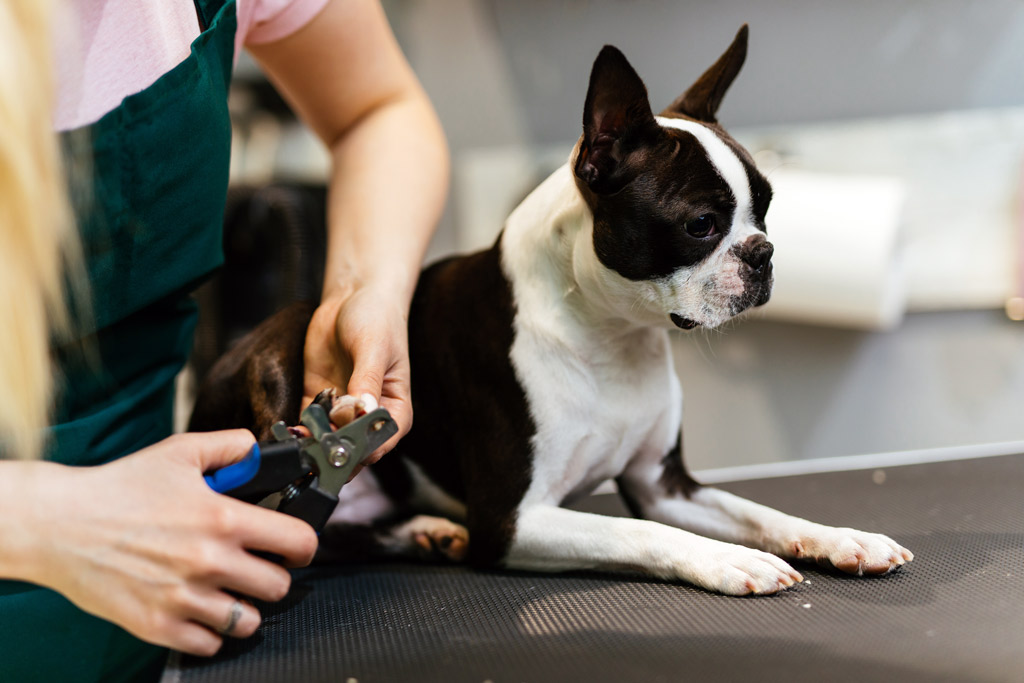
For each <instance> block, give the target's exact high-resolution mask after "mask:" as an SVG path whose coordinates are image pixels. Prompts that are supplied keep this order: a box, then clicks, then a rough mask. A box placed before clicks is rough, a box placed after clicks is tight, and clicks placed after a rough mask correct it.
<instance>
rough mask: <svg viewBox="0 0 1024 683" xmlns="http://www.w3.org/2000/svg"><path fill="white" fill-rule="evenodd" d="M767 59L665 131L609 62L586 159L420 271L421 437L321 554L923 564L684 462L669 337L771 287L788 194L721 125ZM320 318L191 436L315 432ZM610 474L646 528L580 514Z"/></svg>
mask: <svg viewBox="0 0 1024 683" xmlns="http://www.w3.org/2000/svg"><path fill="white" fill-rule="evenodd" d="M746 46H747V28H746V26H744V27H743V28H742V29H740V32H739V33H738V34H737V36H736V39H735V40H734V41H733V43H732V45H731V46H730V47H729V49H728V50H727V51H726V52H725V53H724V54H723V55H722V57H721V58H720V59H719V60H718V61H717V62H716V63H715V64H714V65H713V66H712V67H711V68H710V69H708V71H707V72H706V73H704V75H703V76H702V77H701V78H700V79H699V80H698V81H697V82H696V83H695V84H694V85H693V86H692V87H691V88H690V89H689V90H687V91H686V93H685V94H684V95H682V96H681V97H680V98H679V99H677V100H676V101H675V102H673V103H672V105H670V106H669V107H668V109H666V110H665V111H664V112H662V113H661V115H660V116H655V115H654V114H653V113H652V111H651V108H650V104H649V103H648V99H647V91H646V88H645V87H644V84H643V82H642V81H641V80H640V78H639V77H638V76H637V74H636V73H635V71H634V70H633V68H632V67H631V66H630V65H629V63H628V62H627V61H626V59H625V57H624V56H623V55H622V54H621V53H620V52H619V51H618V50H616V49H615V48H613V47H605V48H604V49H603V50H602V51H601V53H600V55H599V56H598V57H597V60H596V61H595V63H594V67H593V71H592V73H591V78H590V86H589V91H588V93H587V99H586V103H585V107H584V116H583V135H582V137H581V138H580V140H579V142H578V144H577V145H576V147H575V149H573V151H572V154H571V156H570V158H569V162H568V163H567V164H566V165H565V166H562V167H561V168H559V169H558V170H557V171H555V172H554V173H553V174H552V175H551V176H550V177H549V178H548V179H547V180H546V181H544V182H543V183H542V184H541V185H540V186H539V187H538V188H537V189H536V190H535V191H534V192H533V193H532V194H530V195H529V196H528V197H527V198H526V199H525V200H524V201H523V203H522V204H521V205H520V206H519V207H518V208H516V209H515V211H513V212H512V214H511V216H509V218H508V221H507V223H506V225H505V228H504V230H503V231H502V233H501V235H500V236H499V238H498V240H497V242H496V243H495V244H494V246H493V247H491V248H490V249H488V250H486V251H482V252H479V253H476V254H471V255H468V256H462V257H456V258H451V259H448V260H445V261H443V262H440V263H437V264H435V265H433V266H431V267H429V268H427V269H426V270H425V271H424V272H423V274H422V276H421V278H420V282H419V285H418V288H417V291H416V294H415V297H414V300H413V303H412V309H411V314H410V321H409V335H410V348H411V363H412V387H413V400H414V401H413V406H414V413H415V417H416V424H415V427H414V428H413V429H412V431H411V432H410V433H409V435H408V436H407V437H405V438H404V439H403V440H402V441H401V442H400V443H399V444H398V445H397V447H396V448H395V449H394V450H393V451H392V452H391V453H390V454H389V455H387V456H386V457H385V458H384V459H383V460H381V461H380V462H379V463H378V464H376V465H374V466H373V467H372V468H370V469H369V470H368V471H367V472H365V473H363V474H362V475H360V476H359V477H357V478H356V479H354V480H353V481H352V482H351V483H350V484H349V485H348V486H346V487H345V488H344V489H343V491H342V503H341V504H340V505H339V507H338V509H337V511H336V512H335V514H334V516H333V517H332V520H331V523H330V525H329V528H328V530H327V531H326V532H325V533H324V536H323V538H322V543H321V546H322V554H323V555H324V556H334V557H344V556H349V555H352V554H354V553H357V552H358V551H360V550H364V549H366V545H367V544H369V545H370V546H372V547H374V548H376V549H377V550H381V551H384V552H389V553H392V554H400V555H413V556H415V555H420V556H422V555H423V554H428V555H434V556H439V557H448V558H450V559H455V560H461V559H464V558H465V559H468V560H470V561H471V562H473V563H475V564H477V565H479V566H491V567H494V566H500V567H509V568H515V569H523V570H535V571H563V570H580V569H593V570H600V571H621V570H629V571H640V572H644V573H646V574H649V575H652V576H656V577H659V578H662V579H665V580H670V581H685V582H688V583H691V584H695V585H697V586H701V587H703V588H706V589H708V590H712V591H719V592H722V593H726V594H729V595H740V594H747V593H772V592H775V591H779V590H781V589H784V588H787V587H789V586H792V585H793V584H794V583H796V582H798V581H800V580H801V576H800V574H799V573H798V572H797V571H796V570H794V569H793V568H792V567H791V566H790V565H789V564H788V563H787V562H786V561H785V560H784V559H783V558H786V559H798V560H809V561H816V562H819V563H826V564H831V565H833V566H835V567H836V568H838V569H840V570H842V571H845V572H849V573H853V574H879V573H885V572H888V571H890V570H892V569H894V568H896V567H898V566H900V565H902V564H904V563H905V562H907V561H909V560H910V559H912V555H911V553H910V552H909V551H907V550H905V549H904V548H902V547H900V546H899V545H898V544H897V543H895V542H894V541H893V540H891V539H889V538H887V537H886V536H882V535H879V534H873V533H865V532H861V531H855V530H853V529H839V528H832V527H827V526H823V525H820V524H816V523H813V522H809V521H806V520H803V519H797V518H795V517H792V516H789V515H786V514H784V513H782V512H777V511H775V510H772V509H769V508H766V507H764V506H761V505H758V504H756V503H753V502H750V501H747V500H744V499H742V498H739V497H737V496H734V495H731V494H729V493H726V492H724V491H721V490H718V489H715V488H710V487H704V486H701V485H699V484H698V483H697V482H695V481H694V480H693V479H691V478H690V476H689V475H688V474H687V473H686V470H685V468H684V465H683V461H682V448H681V441H680V439H681V421H682V409H683V395H682V390H681V389H680V386H679V383H678V380H677V378H676V373H675V371H674V369H673V362H672V353H671V352H670V346H669V330H670V329H673V328H675V327H680V328H683V329H692V328H694V327H697V326H705V327H709V328H710V327H715V326H717V325H719V324H721V323H723V322H725V321H726V320H729V319H730V318H732V317H733V316H735V315H737V314H739V313H740V312H742V311H744V310H745V309H747V308H750V307H753V306H758V305H760V304H763V303H765V302H766V301H767V300H768V297H769V294H770V291H771V286H772V264H771V256H772V245H771V244H770V243H769V242H768V241H767V239H766V237H765V224H764V220H765V213H766V212H767V210H768V204H769V202H770V200H771V188H770V186H769V184H768V182H767V180H766V179H765V178H764V177H763V176H762V175H761V174H760V173H759V172H758V170H757V169H756V168H755V166H754V164H753V162H752V161H751V158H750V156H749V155H748V154H747V152H746V151H745V150H743V148H741V147H740V146H739V144H737V143H736V142H735V141H734V140H733V139H732V138H731V137H730V136H729V135H728V134H727V133H726V132H725V131H724V130H723V129H722V127H721V126H719V125H718V123H717V122H716V119H715V115H716V111H717V109H718V106H719V104H720V103H721V101H722V97H723V96H724V94H725V91H726V89H727V88H728V87H729V85H730V84H731V83H732V81H733V79H734V78H735V77H736V75H737V73H738V72H739V70H740V67H741V66H742V63H743V61H744V58H745V55H746ZM311 310H312V309H311V308H310V307H298V308H293V309H290V310H288V311H285V312H284V313H283V314H280V315H279V316H277V317H276V318H272V319H271V320H270V321H268V322H267V323H265V324H264V326H262V327H261V328H260V329H257V330H256V331H255V332H254V333H253V334H252V335H251V336H250V338H249V339H247V340H246V341H245V342H244V343H243V344H241V345H240V346H239V347H238V348H236V349H235V350H234V351H233V352H232V353H231V354H229V355H228V356H226V357H225V358H224V359H222V361H221V362H220V363H219V364H218V366H217V367H216V368H215V369H214V371H213V372H212V373H211V377H210V379H209V380H208V382H207V385H206V387H205V388H204V390H203V391H202V394H201V396H200V399H199V402H198V406H197V411H196V415H195V418H194V422H193V427H195V428H220V427H230V426H246V427H250V428H252V429H254V431H256V432H257V434H258V435H259V436H264V437H265V436H266V435H267V432H268V428H269V425H270V423H271V422H273V421H274V420H276V419H278V418H280V417H288V418H290V419H292V420H294V418H295V417H296V416H297V413H298V407H299V406H298V400H299V398H298V397H299V396H300V395H301V393H300V392H301V374H302V373H301V366H300V365H296V362H298V363H300V364H301V348H302V341H303V339H302V338H303V334H304V330H305V322H306V321H308V317H309V314H310V312H311ZM296 359H298V361H296ZM275 387H276V389H275ZM607 480H614V481H616V482H617V484H618V488H619V491H620V493H621V495H622V497H623V499H624V500H625V502H626V504H627V506H628V507H629V509H630V510H631V511H632V512H633V514H634V516H635V519H628V518H612V517H606V516H601V515H594V514H587V513H583V512H577V511H573V510H569V509H566V508H565V507H563V505H564V504H566V503H568V502H571V501H573V500H575V499H579V498H580V497H582V496H586V495H587V494H589V493H591V492H592V491H593V490H594V489H595V488H596V487H597V486H598V485H599V484H601V483H602V482H605V481H607ZM467 544H468V546H467ZM467 548H468V550H467ZM425 551H426V553H425Z"/></svg>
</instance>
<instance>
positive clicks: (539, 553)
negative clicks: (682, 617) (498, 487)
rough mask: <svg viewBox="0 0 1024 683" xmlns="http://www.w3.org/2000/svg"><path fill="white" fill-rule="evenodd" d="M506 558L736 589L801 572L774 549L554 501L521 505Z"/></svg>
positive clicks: (771, 587)
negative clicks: (558, 504)
mask: <svg viewBox="0 0 1024 683" xmlns="http://www.w3.org/2000/svg"><path fill="white" fill-rule="evenodd" d="M502 564H503V565H504V566H506V567H510V568H513V569H527V570H532V571H571V570H577V569H596V570H599V571H638V572H642V573H645V574H648V575H651V576H656V577H658V578H661V579H667V580H670V581H671V580H682V581H686V582H689V583H692V584H695V585H697V586H701V587H703V588H707V589H708V590H713V591H719V592H722V593H726V594H728V595H746V594H748V593H775V592H777V591H780V590H783V589H785V588H788V587H789V586H792V585H793V584H794V583H796V582H798V581H800V580H801V576H800V574H799V573H797V572H796V570H794V569H793V568H792V567H790V566H789V565H788V564H786V563H785V562H783V561H782V560H780V559H779V558H777V557H775V556H774V555H770V554H768V553H764V552H761V551H759V550H753V549H751V548H744V547H742V546H739V545H733V544H730V543H723V542H721V541H716V540H712V539H709V538H704V537H702V536H698V535H696V534H692V533H689V532H687V531H683V530H681V529H676V528H672V527H670V526H666V525H664V524H658V523H657V522H651V521H647V520H642V519H628V518H622V517H606V516H603V515H593V514H589V513H585V512H577V511H574V510H567V509H565V508H560V507H555V506H550V505H533V506H528V507H525V508H523V509H521V510H520V511H519V514H518V515H517V517H516V522H515V533H514V534H513V538H512V544H511V547H510V548H509V551H508V553H507V554H506V556H505V559H504V561H503V562H502Z"/></svg>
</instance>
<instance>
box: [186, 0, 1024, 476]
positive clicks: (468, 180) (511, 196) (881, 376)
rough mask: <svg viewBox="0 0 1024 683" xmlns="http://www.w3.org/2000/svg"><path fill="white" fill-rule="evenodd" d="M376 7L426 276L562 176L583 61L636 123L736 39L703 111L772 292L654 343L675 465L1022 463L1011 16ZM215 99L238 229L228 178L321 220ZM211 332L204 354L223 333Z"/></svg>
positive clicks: (274, 116)
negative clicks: (742, 184) (741, 50)
mask: <svg viewBox="0 0 1024 683" xmlns="http://www.w3.org/2000/svg"><path fill="white" fill-rule="evenodd" d="M385 7H386V9H387V11H388V14H389V17H390V19H391V22H392V26H393V27H394V30H395V32H396V35H397V36H398V39H399V41H400V43H401V44H402V46H403V48H404V50H405V52H406V55H407V56H408V58H409V60H410V62H411V63H412V65H413V68H414V69H415V70H416V72H417V74H418V75H419V77H420V79H421V81H422V83H423V85H424V87H425V88H426V90H427V91H428V93H429V95H430V96H431V99H432V100H433V102H434V106H435V107H436V109H437V111H438V113H439V114H440V117H441V121H442V124H443V125H444V128H445V131H446V133H447V135H448V139H449V143H450V145H451V150H452V159H453V177H452V195H451V199H450V201H449V204H448V208H447V211H446V214H445V217H444V219H443V222H442V225H441V227H440V229H439V231H438V234H437V236H436V238H435V240H434V242H433V244H432V246H431V250H430V254H429V257H430V259H431V260H432V259H434V258H436V257H439V256H442V255H446V254H449V253H453V252H458V251H468V250H472V249H476V248H479V247H481V246H486V245H489V244H490V243H491V242H492V241H493V240H494V237H495V236H496V235H497V233H498V231H499V230H500V228H501V225H502V222H503V220H504V218H505V216H507V214H508V213H509V211H510V210H511V209H512V208H513V207H514V206H515V204H516V203H518V201H519V200H520V199H521V198H522V197H523V196H524V195H525V194H526V193H527V192H529V191H530V189H532V188H533V187H534V186H535V185H536V184H537V183H538V182H539V181H540V180H541V179H543V178H544V177H545V176H546V175H547V174H548V173H549V172H550V171H551V170H553V169H554V168H556V167H557V166H558V165H560V164H562V163H564V162H565V160H566V159H567V157H568V154H569V151H570V149H571V147H572V145H573V144H574V143H575V141H576V138H577V137H578V135H579V133H580V128H581V116H582V108H583V100H584V97H585V94H586V88H587V82H588V77H589V72H590V66H591V64H592V61H593V59H594V57H595V56H596V55H597V52H598V51H599V50H600V48H601V46H602V45H604V44H605V43H611V44H614V45H616V46H617V47H619V48H620V49H621V50H622V51H623V52H624V53H625V54H626V56H627V57H628V58H629V60H630V61H631V63H632V64H633V66H634V67H635V68H636V70H637V71H638V73H639V74H640V75H641V77H642V78H643V79H644V81H645V82H646V84H647V87H648V91H649V93H650V96H651V101H652V105H653V107H654V108H655V110H656V111H657V110H659V109H660V108H661V107H663V106H665V105H666V104H668V103H669V102H670V101H671V100H672V99H674V98H675V97H676V96H677V95H679V94H680V93H681V92H682V91H683V90H685V89H686V87H687V86H689V85H690V84H691V83H692V82H693V81H694V80H695V79H696V78H697V77H698V76H699V75H700V73H701V72H702V71H703V70H704V69H705V68H707V67H708V66H710V64H711V63H712V62H713V61H714V60H715V59H717V57H718V56H719V55H720V54H721V52H722V51H724V49H725V48H726V47H727V46H728V44H729V42H730V41H731V40H732V38H733V36H734V35H735V32H736V30H737V29H738V28H739V27H740V25H742V24H743V23H749V24H750V30H751V34H750V49H749V53H748V57H747V62H746V66H745V67H744V69H743V71H742V73H741V74H740V76H739V78H738V79H737V81H736V82H735V83H734V85H733V87H732V89H731V91H730V93H729V95H728V96H727V97H726V99H725V102H724V104H723V106H722V109H721V110H720V111H719V119H720V121H721V122H722V123H723V125H725V126H726V128H727V129H729V130H730V131H731V132H732V133H733V135H734V136H735V137H736V138H737V139H739V140H740V141H741V142H742V143H743V144H745V145H746V146H747V148H748V149H749V150H750V151H751V152H752V153H754V154H755V158H756V160H757V162H758V164H759V166H760V167H761V169H762V171H763V172H764V173H765V174H766V175H767V176H768V177H769V179H770V180H771V182H772V184H773V186H774V187H775V191H776V195H775V196H776V199H775V200H774V202H773V204H772V208H771V210H770V211H769V213H768V236H769V238H770V239H771V240H772V241H773V242H774V243H775V245H776V258H775V264H776V289H775V293H774V295H773V299H772V301H771V302H770V303H769V304H768V305H767V306H766V307H764V308H763V309H759V310H757V311H755V312H752V313H750V314H747V315H745V316H743V317H742V318H741V319H739V320H737V321H734V322H732V323H730V324H728V325H727V326H726V327H725V328H724V329H721V330H714V331H697V332H694V333H689V334H683V333H676V334H674V335H673V340H674V341H673V343H674V346H675V354H676V369H677V371H678V373H679V375H680V378H681V380H682V384H683V390H684V394H685V397H686V399H685V404H686V410H685V418H684V432H685V439H684V444H685V450H686V459H687V462H688V464H689V465H690V466H691V467H692V468H694V469H699V470H704V469H709V468H718V467H728V466H734V465H743V464H758V463H770V462H777V461H787V460H802V459H810V458H821V457H831V456H840V455H854V454H866V453H882V452H891V451H905V450H918V449H934V448H949V447H957V446H969V445H970V446H974V445H979V444H985V445H987V447H988V448H994V449H996V450H999V449H1005V450H1007V451H1017V452H1019V451H1021V450H1024V322H1016V321H1014V320H1011V316H1012V317H1024V312H1019V311H1017V310H1015V309H1014V306H1015V305H1019V303H1020V302H1019V301H1018V302H1017V304H1014V303H1012V301H1013V299H1014V297H1019V296H1022V295H1024V279H1022V260H1024V246H1022V235H1024V229H1022V226H1024V212H1022V210H1021V206H1022V201H1024V199H1022V190H1021V187H1022V183H1024V174H1022V168H1024V4H1022V3H1020V2H1019V0H972V2H969V3H968V2H963V1H962V0H903V1H899V2H893V1H892V0H861V1H859V2H856V3H851V2H838V1H835V0H828V1H825V2H822V1H821V0H771V1H770V2H765V1H763V0H762V1H757V2H755V1H754V0H747V1H746V2H743V1H740V0H715V1H714V2H711V1H710V0H707V1H701V2H698V1H685V0H633V1H629V2H626V1H613V0H601V1H586V0H569V1H566V2H551V1H547V2H544V1H541V0H517V1H515V2H511V1H505V2H499V1H498V0H429V1H428V0H387V1H386V2H385ZM231 105H232V112H233V116H234V119H235V140H234V145H233V163H232V184H233V193H234V196H235V200H236V202H240V203H239V206H243V207H244V211H245V212H246V213H247V214H249V215H251V214H252V213H253V211H254V209H253V200H252V196H251V188H253V187H262V186H265V185H267V184H268V183H269V184H272V186H282V187H288V188H293V187H301V188H304V189H305V190H308V191H307V192H305V193H304V194H303V195H302V197H303V199H302V200H301V201H297V200H295V199H294V198H293V199H287V200H285V204H286V207H285V208H286V210H285V211H284V213H285V214H286V216H285V218H282V219H280V220H284V221H286V222H287V221H292V222H295V221H298V222H299V223H301V222H302V220H303V218H302V217H303V216H304V215H306V214H305V213H303V212H308V213H311V214H315V213H316V212H317V211H322V197H321V196H320V195H318V191H317V190H316V189H315V188H316V187H317V186H318V185H320V184H322V182H323V180H324V178H325V173H326V164H327V158H326V156H325V154H324V153H323V151H322V150H321V149H320V148H319V143H318V142H317V141H316V140H315V139H314V138H312V136H311V135H310V134H309V133H307V132H305V131H304V130H303V129H302V128H301V127H300V126H299V125H298V124H297V123H296V122H295V121H294V118H293V117H292V116H291V115H290V113H289V112H288V110H287V108H286V107H284V106H283V105H282V103H281V102H280V100H279V99H278V98H277V97H276V95H275V94H274V93H273V91H272V89H271V88H270V87H269V86H268V85H267V84H266V82H265V81H264V80H263V79H262V77H261V75H260V74H259V72H258V70H257V69H256V68H255V67H254V66H253V64H252V63H251V62H250V61H248V60H246V59H243V60H242V61H241V62H240V64H239V67H238V72H237V76H236V83H235V90H234V92H233V95H232V102H231ZM311 188H312V189H311ZM261 201H264V202H265V201H266V200H265V198H264V200H261ZM289 202H290V204H289ZM272 203H273V202H271V204H272ZM260 206H262V208H260V207H259V206H258V207H257V209H255V211H256V213H259V212H260V211H262V212H263V213H262V215H263V217H264V219H266V218H267V216H269V217H270V218H271V219H272V220H277V219H275V218H274V216H275V214H274V211H275V210H276V209H273V207H271V210H268V209H267V207H266V206H264V205H260ZM278 208H280V207H278ZM230 209H231V206H230V204H229V223H230V221H231V215H232V212H231V211H230ZM240 235H242V236H240ZM232 239H234V240H235V241H236V242H237V241H238V240H241V242H242V244H241V245H240V246H239V245H238V244H236V245H235V248H234V250H235V251H236V252H237V251H241V252H244V253H248V254H249V255H250V256H251V255H252V254H253V253H254V248H253V245H254V244H257V246H259V244H261V243H259V242H258V233H257V237H253V233H252V232H251V231H247V232H244V233H241V232H236V233H235V234H234V237H232V232H231V231H230V230H229V232H228V234H227V236H226V240H228V241H230V240H232ZM253 240H256V242H255V243H254V242H253ZM292 241H293V240H292ZM264 247H265V245H263V246H260V249H262V250H264V251H265V249H264ZM308 248H309V249H313V250H315V249H316V248H317V247H316V243H315V239H314V241H313V243H312V244H311V246H308ZM260 249H257V250H255V251H259V250H260ZM231 251H232V248H231V247H230V245H229V254H230V252H231ZM300 256H301V254H300V255H298V256H295V258H299V257H300ZM242 262H243V264H244V265H243V266H242V270H246V269H249V270H250V271H251V268H252V265H253V264H252V263H250V262H246V261H245V258H244V257H243V258H242ZM222 280H224V278H222ZM275 283H276V284H275ZM265 284H266V285H267V287H268V288H269V289H271V290H274V291H277V290H278V289H280V287H279V286H278V285H279V284H280V282H279V281H278V280H272V281H270V282H269V283H265ZM289 286H290V287H291V288H292V289H294V290H295V291H299V290H302V291H305V290H309V289H311V288H312V289H315V284H311V283H298V284H296V283H291V284H290V285H289ZM303 288H305V290H304V289H303ZM242 291H243V292H244V291H245V289H243V290H242ZM289 291H291V290H289ZM223 297H224V294H223V292H220V293H218V294H216V295H210V294H207V298H208V299H210V300H211V301H212V302H213V305H212V306H208V307H207V310H216V309H218V307H219V308H224V307H225V306H226V304H225V303H224V298H223ZM249 298H250V299H251V298H252V297H249ZM1008 302H1011V303H1009V304H1008ZM263 313H264V311H256V310H254V311H251V312H249V313H246V314H245V315H248V316H249V318H252V319H254V320H256V319H258V318H259V317H260V316H261V315H263ZM245 315H243V316H242V317H243V318H244V317H245ZM244 322H246V321H244V320H243V323H244ZM249 322H251V320H250V321H249ZM211 334H212V333H210V334H207V338H206V341H205V343H206V344H207V347H208V351H207V355H208V356H209V355H210V354H212V353H213V349H218V350H219V349H220V348H222V347H223V346H224V345H225V344H227V343H230V337H231V334H232V333H231V331H230V330H229V331H227V332H225V331H223V330H221V331H218V332H217V333H216V334H215V335H213V337H216V338H215V339H214V338H212V337H211ZM203 343H204V341H203V335H202V333H201V334H200V340H199V344H200V346H202V344H203ZM202 358H203V355H202V354H200V355H199V359H200V362H202Z"/></svg>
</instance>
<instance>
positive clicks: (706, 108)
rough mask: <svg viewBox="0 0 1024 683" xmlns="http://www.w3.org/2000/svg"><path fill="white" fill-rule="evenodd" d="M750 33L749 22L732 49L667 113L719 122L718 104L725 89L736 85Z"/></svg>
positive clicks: (737, 35) (744, 26) (734, 40)
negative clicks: (733, 83) (734, 83)
mask: <svg viewBox="0 0 1024 683" xmlns="http://www.w3.org/2000/svg"><path fill="white" fill-rule="evenodd" d="M748 33H749V30H748V28H747V25H746V24H743V26H741V27H740V30H739V32H737V33H736V37H735V38H734V39H733V41H732V45H730V46H729V49H728V50H726V51H725V53H724V54H723V55H722V56H721V57H719V58H718V61H717V62H715V63H714V64H713V65H712V66H711V68H710V69H708V70H707V71H705V72H704V75H703V76H701V77H700V78H698V79H697V82H696V83H694V84H693V85H691V86H690V88H689V90H687V91H686V92H685V93H683V94H682V95H680V97H679V99H677V100H676V101H675V102H673V103H672V104H670V105H669V106H668V109H666V110H665V112H664V113H665V114H683V115H684V116H689V117H690V118H693V119H697V120H698V121H704V122H707V123H715V113H716V112H717V111H718V105H720V104H722V98H723V97H725V91H726V90H728V89H729V86H730V85H732V82H733V80H734V79H735V78H736V74H738V73H739V72H740V67H742V66H743V60H745V59H746V58H747V34H748Z"/></svg>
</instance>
